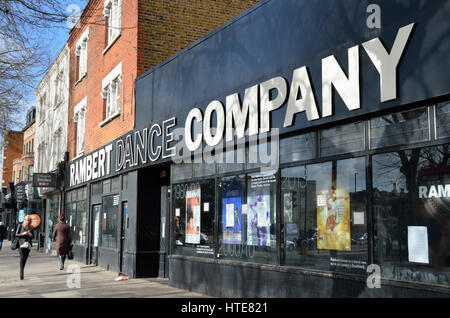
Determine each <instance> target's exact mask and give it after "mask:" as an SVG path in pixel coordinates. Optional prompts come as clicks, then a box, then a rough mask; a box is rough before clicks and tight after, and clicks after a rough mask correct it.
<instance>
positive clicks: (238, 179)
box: [219, 173, 277, 264]
mask: <svg viewBox="0 0 450 318" xmlns="http://www.w3.org/2000/svg"><path fill="white" fill-rule="evenodd" d="M219 193H220V199H219V201H220V205H219V221H220V226H219V228H220V230H219V255H220V258H223V259H233V260H239V261H245V262H254V263H262V264H275V263H276V260H277V257H276V226H275V225H276V206H277V203H276V175H274V174H272V173H269V174H250V175H248V176H246V175H239V176H232V177H224V178H221V180H220V184H219Z"/></svg>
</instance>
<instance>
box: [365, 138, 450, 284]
mask: <svg viewBox="0 0 450 318" xmlns="http://www.w3.org/2000/svg"><path fill="white" fill-rule="evenodd" d="M449 148H450V144H445V145H441V146H436V147H428V148H416V149H412V150H408V151H406V150H405V151H396V152H392V153H386V154H380V155H374V156H373V159H372V162H373V163H372V169H373V171H372V174H373V201H374V203H373V204H374V218H375V220H374V221H375V222H374V230H375V238H374V240H375V262H376V263H377V264H379V265H380V266H381V275H382V276H383V277H386V278H393V279H398V280H408V281H419V282H423V283H431V284H442V285H446V286H448V285H450V226H449V225H450V161H449V158H450V152H449Z"/></svg>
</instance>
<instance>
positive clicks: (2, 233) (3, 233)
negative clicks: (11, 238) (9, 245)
mask: <svg viewBox="0 0 450 318" xmlns="http://www.w3.org/2000/svg"><path fill="white" fill-rule="evenodd" d="M7 236H8V231H7V230H6V226H4V225H3V222H0V251H1V250H2V246H3V240H4V239H5V238H6V237H7Z"/></svg>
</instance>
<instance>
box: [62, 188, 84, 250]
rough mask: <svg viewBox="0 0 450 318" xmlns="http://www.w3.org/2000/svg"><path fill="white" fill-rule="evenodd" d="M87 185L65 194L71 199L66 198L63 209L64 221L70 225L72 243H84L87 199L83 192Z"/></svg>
mask: <svg viewBox="0 0 450 318" xmlns="http://www.w3.org/2000/svg"><path fill="white" fill-rule="evenodd" d="M86 191H87V187H83V188H80V189H78V190H73V191H71V192H69V194H68V195H67V196H66V197H67V198H71V200H66V209H65V211H64V214H65V217H66V222H67V224H69V226H70V235H71V236H72V242H73V243H74V244H79V245H86V243H87V234H86V222H87V201H86V198H85V197H84V195H83V193H85V192H86Z"/></svg>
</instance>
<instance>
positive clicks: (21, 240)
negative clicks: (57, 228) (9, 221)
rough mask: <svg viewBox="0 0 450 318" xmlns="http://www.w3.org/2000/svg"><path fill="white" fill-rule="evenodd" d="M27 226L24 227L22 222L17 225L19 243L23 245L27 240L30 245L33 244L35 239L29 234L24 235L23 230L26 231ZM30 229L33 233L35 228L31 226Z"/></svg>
mask: <svg viewBox="0 0 450 318" xmlns="http://www.w3.org/2000/svg"><path fill="white" fill-rule="evenodd" d="M25 231H26V230H25V228H24V227H23V225H22V224H19V225H18V226H17V230H16V238H19V245H22V244H23V243H25V242H28V243H30V246H33V242H32V241H33V239H32V238H31V237H30V236H28V235H22V233H23V232H25ZM28 231H30V232H31V233H33V229H32V228H31V227H30V228H29V229H28Z"/></svg>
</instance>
